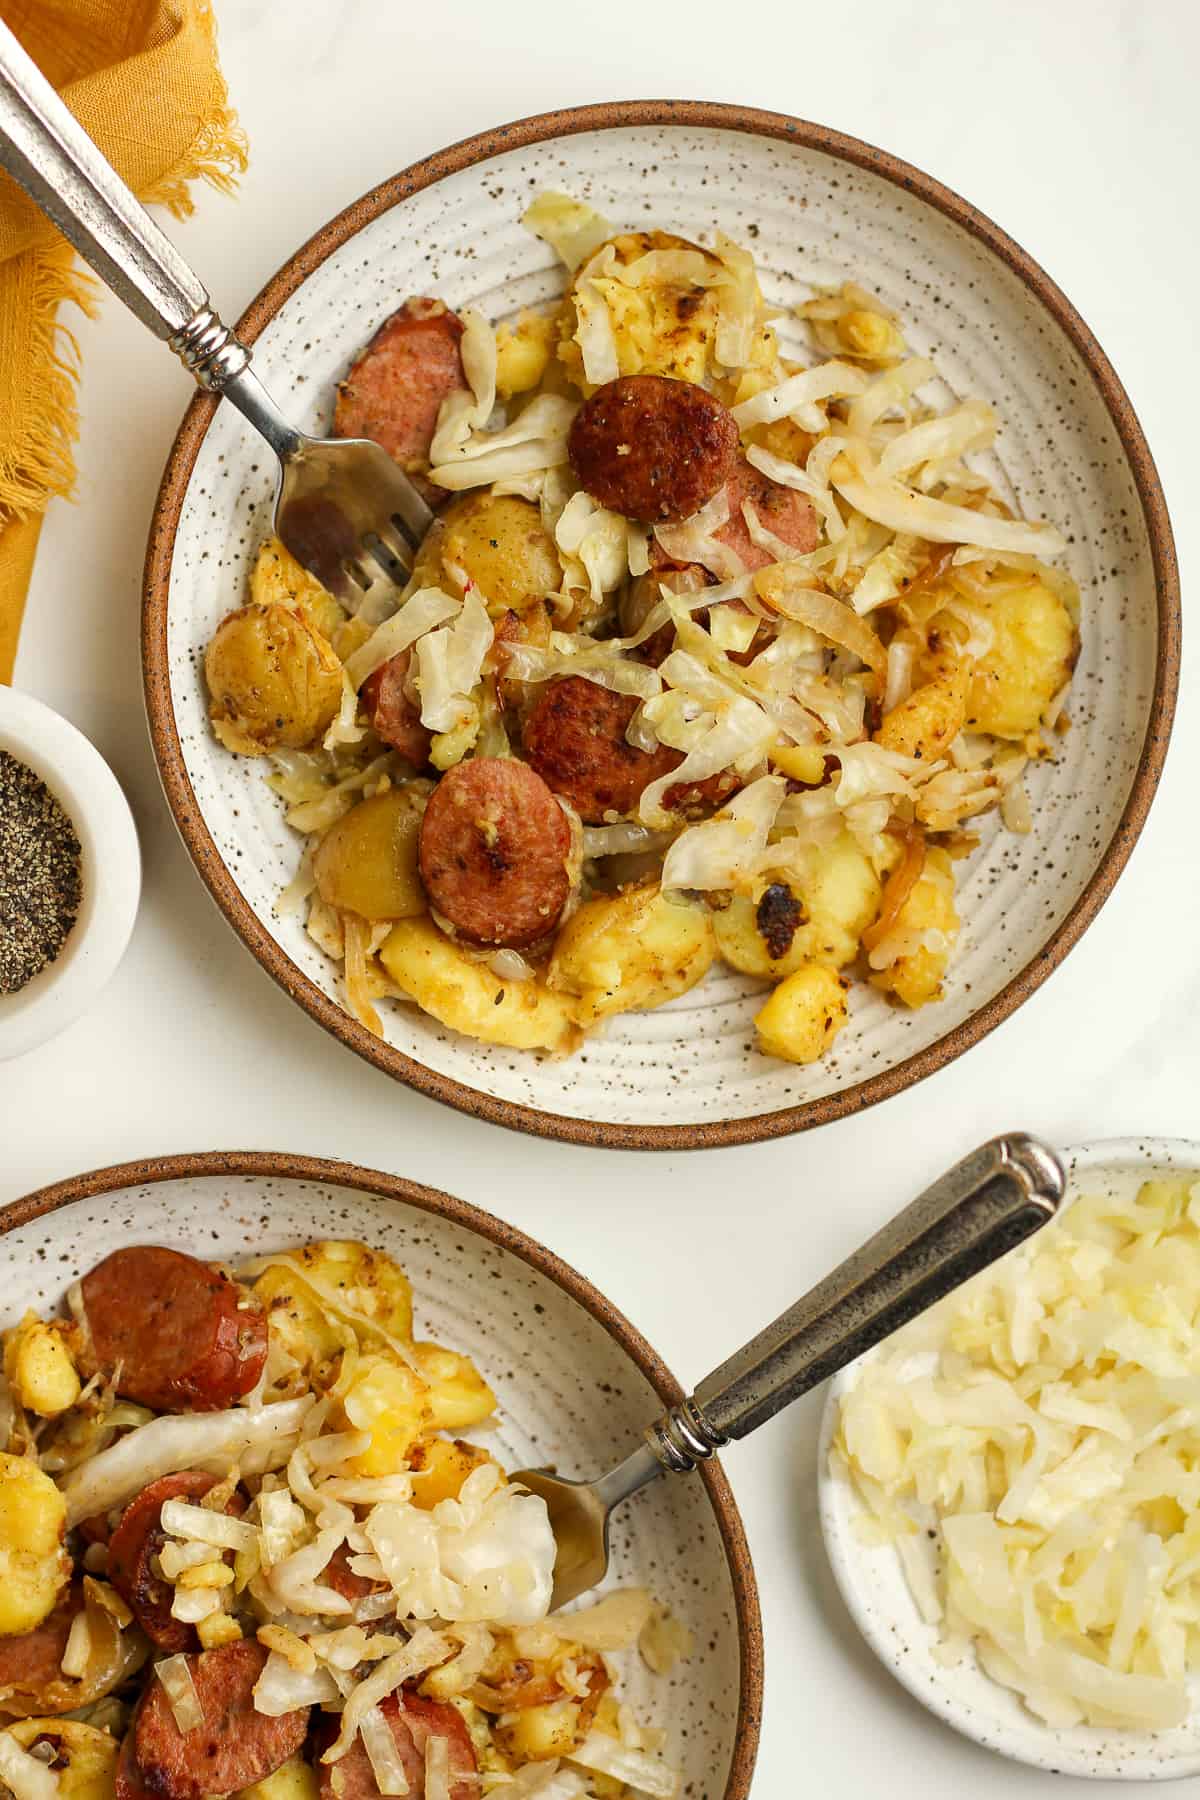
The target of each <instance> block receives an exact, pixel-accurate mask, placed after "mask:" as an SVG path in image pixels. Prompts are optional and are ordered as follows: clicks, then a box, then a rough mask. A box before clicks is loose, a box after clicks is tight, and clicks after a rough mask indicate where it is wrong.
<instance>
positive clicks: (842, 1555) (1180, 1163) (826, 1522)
mask: <svg viewBox="0 0 1200 1800" xmlns="http://www.w3.org/2000/svg"><path fill="white" fill-rule="evenodd" d="M1064 1160H1065V1161H1066V1164H1067V1171H1068V1177H1069V1186H1068V1197H1070V1195H1071V1194H1072V1193H1084V1192H1086V1193H1089V1194H1094V1193H1102V1194H1111V1195H1114V1196H1120V1197H1121V1198H1126V1197H1128V1196H1129V1195H1131V1194H1133V1193H1135V1192H1136V1190H1137V1189H1138V1188H1139V1187H1140V1186H1141V1184H1142V1182H1143V1181H1147V1180H1152V1179H1153V1178H1154V1177H1155V1176H1156V1175H1163V1176H1178V1175H1184V1174H1195V1175H1197V1176H1200V1143H1190V1142H1188V1141H1187V1140H1186V1139H1183V1138H1112V1139H1109V1140H1108V1141H1106V1142H1102V1143H1097V1144H1083V1145H1081V1146H1080V1147H1079V1148H1078V1149H1076V1150H1071V1151H1068V1152H1067V1153H1066V1156H1065V1159H1064ZM871 1354H872V1353H871V1352H868V1357H869V1356H870V1355H871ZM868 1357H860V1359H859V1360H858V1362H856V1363H852V1364H851V1365H850V1367H849V1368H848V1369H844V1370H843V1371H842V1373H841V1374H840V1375H839V1376H838V1377H837V1379H836V1380H835V1381H834V1382H833V1383H832V1385H831V1386H830V1389H829V1395H828V1398H827V1399H826V1402H825V1412H824V1416H823V1418H822V1421H821V1437H820V1447H819V1450H818V1456H819V1458H820V1461H819V1465H818V1472H817V1486H818V1494H819V1504H820V1515H821V1530H822V1532H823V1534H824V1538H825V1548H826V1551H827V1553H828V1555H829V1562H830V1566H831V1567H832V1569H833V1573H834V1578H835V1580H836V1581H837V1584H838V1587H839V1588H840V1589H841V1594H842V1598H843V1600H844V1601H845V1602H846V1605H847V1607H848V1609H849V1612H850V1616H851V1617H852V1618H853V1620H854V1623H855V1624H856V1625H857V1626H858V1629H859V1630H860V1631H861V1632H862V1634H863V1637H864V1638H865V1639H866V1640H867V1643H868V1644H869V1645H870V1647H871V1649H872V1650H873V1651H874V1652H875V1654H876V1656H877V1657H878V1658H879V1660H880V1662H881V1663H882V1664H883V1665H884V1667H885V1668H886V1669H888V1670H890V1672H891V1673H892V1674H893V1675H894V1676H895V1677H896V1679H897V1681H900V1682H903V1684H904V1686H905V1687H906V1688H907V1689H908V1691H909V1693H910V1694H913V1695H915V1696H916V1698H917V1699H918V1700H919V1701H920V1702H921V1704H922V1705H923V1706H927V1707H928V1708H929V1710H930V1712H933V1713H936V1714H937V1715H938V1717H939V1718H940V1719H944V1720H945V1721H946V1723H947V1725H953V1727H954V1729H955V1730H956V1731H961V1732H962V1733H963V1735H964V1736H965V1737H969V1738H974V1740H975V1742H976V1743H977V1744H982V1745H983V1747H984V1749H986V1750H995V1751H997V1752H998V1753H999V1754H1000V1755H1001V1756H1008V1757H1011V1758H1012V1759H1013V1760H1014V1761H1016V1762H1024V1763H1032V1764H1033V1765H1034V1767H1035V1768H1039V1769H1048V1770H1050V1771H1051V1773H1053V1774H1060V1775H1086V1776H1090V1777H1092V1778H1093V1779H1095V1780H1102V1781H1103V1780H1108V1781H1171V1780H1177V1779H1179V1778H1180V1777H1182V1776H1185V1775H1200V1677H1196V1678H1194V1679H1193V1681H1192V1683H1191V1688H1192V1692H1193V1695H1194V1699H1195V1701H1196V1703H1197V1704H1196V1707H1195V1711H1194V1713H1193V1716H1192V1719H1191V1720H1190V1721H1189V1722H1188V1723H1187V1724H1186V1725H1181V1726H1178V1727H1177V1728H1176V1729H1174V1730H1172V1731H1159V1732H1146V1733H1139V1732H1132V1731H1116V1730H1113V1731H1105V1730H1101V1729H1099V1728H1098V1727H1096V1726H1092V1725H1077V1726H1074V1727H1072V1728H1071V1729H1070V1730H1068V1731H1056V1730H1054V1729H1052V1728H1051V1727H1050V1726H1049V1725H1044V1724H1043V1723H1042V1722H1041V1721H1040V1720H1038V1719H1036V1718H1035V1717H1034V1716H1033V1714H1032V1713H1031V1712H1029V1711H1027V1710H1026V1708H1025V1707H1024V1706H1023V1705H1022V1703H1021V1701H1020V1699H1019V1698H1018V1697H1017V1695H1016V1694H1014V1693H1013V1692H1012V1691H1011V1690H1010V1689H1008V1688H1004V1687H1001V1686H1000V1685H999V1684H998V1683H997V1682H994V1681H993V1680H991V1678H990V1677H989V1676H987V1675H985V1674H984V1673H983V1671H982V1669H980V1668H979V1666H978V1664H977V1663H976V1662H975V1660H974V1658H973V1657H969V1656H968V1657H965V1658H964V1659H963V1661H962V1662H961V1663H959V1664H958V1665H957V1666H955V1667H953V1668H946V1667H944V1666H943V1665H942V1664H941V1663H939V1662H938V1661H936V1660H935V1658H934V1655H933V1652H934V1649H935V1647H936V1644H937V1632H936V1630H935V1629H934V1627H933V1626H931V1625H927V1624H926V1623H925V1621H924V1620H923V1619H922V1618H921V1616H920V1614H919V1613H918V1611H917V1608H916V1605H915V1604H914V1602H913V1599H912V1596H911V1594H910V1593H909V1591H908V1585H907V1583H906V1581H905V1578H904V1573H903V1570H902V1568H901V1566H900V1559H899V1558H898V1557H897V1555H896V1553H895V1551H894V1550H892V1549H891V1548H890V1546H888V1545H883V1546H881V1547H880V1548H878V1549H876V1548H873V1547H871V1546H870V1545H867V1544H864V1543H861V1542H860V1541H859V1538H858V1536H857V1533H856V1531H855V1522H856V1520H857V1519H858V1518H859V1517H861V1516H862V1513H863V1508H862V1505H861V1502H860V1501H859V1500H858V1498H857V1496H856V1495H855V1493H854V1492H853V1490H852V1489H851V1487H850V1486H849V1484H848V1483H847V1482H846V1481H845V1480H844V1479H842V1478H841V1477H840V1476H837V1475H835V1474H833V1472H832V1471H831V1470H830V1467H829V1446H830V1443H831V1442H832V1440H833V1435H834V1431H835V1428H836V1417H837V1409H838V1403H839V1401H840V1399H841V1397H842V1395H843V1394H845V1393H847V1392H849V1390H850V1389H851V1388H852V1387H853V1386H854V1384H855V1382H856V1381H857V1380H858V1378H859V1374H860V1372H861V1370H862V1367H863V1364H864V1363H865V1362H866V1361H867V1360H868Z"/></svg>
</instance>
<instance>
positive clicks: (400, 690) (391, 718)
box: [362, 650, 433, 769]
mask: <svg viewBox="0 0 1200 1800" xmlns="http://www.w3.org/2000/svg"><path fill="white" fill-rule="evenodd" d="M411 661H412V651H411V650H401V652H400V653H399V655H398V656H393V657H392V658H391V660H390V661H389V662H385V663H384V664H383V667H382V668H379V669H376V670H375V673H374V674H373V675H368V676H367V679H366V680H365V681H364V682H363V684H362V703H363V705H364V707H365V708H366V712H367V718H368V719H369V720H370V722H371V729H372V730H373V731H374V732H375V734H376V736H377V737H381V738H382V739H383V741H384V743H385V744H390V745H391V746H392V749H393V750H398V751H399V752H400V754H401V756H402V757H403V758H404V760H405V762H410V763H414V764H415V765H416V767H417V768H419V769H423V768H424V767H425V764H426V763H427V762H428V761H429V746H430V744H431V743H432V742H433V733H432V732H431V731H430V730H429V729H428V728H427V727H426V726H424V725H422V723H421V714H420V712H419V710H418V709H417V707H416V706H415V705H414V704H413V702H412V701H411V700H410V699H409V697H408V694H407V691H406V689H405V682H406V680H407V678H408V667H409V663H410V662H411Z"/></svg>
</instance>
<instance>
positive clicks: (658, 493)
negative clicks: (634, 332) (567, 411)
mask: <svg viewBox="0 0 1200 1800" xmlns="http://www.w3.org/2000/svg"><path fill="white" fill-rule="evenodd" d="M738 443H739V435H738V428H737V423H736V421H735V420H734V418H733V415H732V414H731V413H730V411H729V409H728V408H727V407H725V406H722V404H721V402H720V401H719V400H717V399H716V398H715V397H714V396H713V395H712V394H710V393H708V392H707V391H706V390H705V389H704V388H702V387H697V386H696V384H695V383H694V382H691V381H672V380H671V379H669V377H667V376H665V375H622V376H619V377H618V379H617V380H616V381H606V382H605V383H604V385H603V387H598V388H597V389H596V392H595V393H594V394H593V395H592V397H591V399H590V400H585V401H584V403H583V405H582V406H581V407H580V409H579V411H578V412H577V413H576V415H575V419H574V421H573V423H572V425H571V430H570V435H569V436H568V439H567V452H568V455H569V456H570V459H571V467H572V468H573V469H574V471H575V474H576V476H577V477H578V479H579V481H580V482H581V483H582V485H583V486H584V487H585V488H586V489H587V491H588V493H589V494H590V495H591V496H592V499H593V500H597V501H599V503H600V505H601V506H606V507H608V508H610V509H611V511H613V512H619V513H624V514H625V516H626V517H627V518H631V519H646V520H653V521H656V522H658V523H661V524H667V523H672V522H676V521H678V520H680V519H686V518H690V516H691V514H692V513H694V512H698V511H699V510H700V508H701V507H702V506H703V505H704V504H705V502H706V501H708V500H711V499H712V497H713V495H714V494H715V493H716V492H717V491H718V489H720V488H721V487H722V486H723V485H724V483H725V482H726V481H727V480H728V478H729V475H730V473H731V472H732V469H733V464H734V458H735V457H736V455H737V449H738Z"/></svg>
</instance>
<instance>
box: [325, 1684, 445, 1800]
mask: <svg viewBox="0 0 1200 1800" xmlns="http://www.w3.org/2000/svg"><path fill="white" fill-rule="evenodd" d="M380 1711H381V1712H382V1713H383V1716H384V1718H385V1719H386V1720H387V1722H388V1726H389V1728H390V1730H391V1733H392V1737H393V1738H394V1740H395V1744H396V1749H397V1751H398V1752H399V1754H400V1760H401V1762H402V1763H403V1765H404V1773H405V1775H406V1777H407V1779H408V1793H409V1800H424V1797H425V1746H426V1744H427V1742H428V1741H429V1739H430V1738H431V1737H440V1738H443V1739H444V1740H445V1743H446V1754H447V1760H448V1763H449V1771H450V1800H476V1797H477V1795H478V1790H479V1781H478V1769H479V1765H478V1763H477V1762H476V1760H475V1750H474V1746H473V1745H472V1743H471V1734H470V1732H469V1731H468V1730H467V1726H466V1722H465V1720H464V1719H463V1716H462V1714H461V1713H460V1712H459V1711H457V1709H456V1708H455V1707H453V1706H448V1705H447V1704H446V1703H445V1702H444V1701H440V1700H426V1699H424V1698H423V1697H422V1696H421V1695H420V1694H413V1693H409V1692H408V1690H407V1689H401V1691H400V1692H399V1693H398V1694H389V1695H388V1696H387V1698H386V1699H385V1700H382V1701H381V1702H380ZM317 1769H318V1772H319V1776H320V1800H379V1786H378V1783H377V1782H376V1780H375V1773H374V1770H373V1769H372V1768H371V1763H370V1759H369V1758H368V1756H367V1753H366V1751H365V1750H364V1749H363V1743H362V1739H361V1738H355V1740H354V1742H353V1744H352V1745H351V1746H350V1748H349V1750H347V1752H346V1754H345V1756H343V1757H340V1758H339V1759H338V1761H337V1762H335V1763H324V1762H319V1763H318V1764H317ZM335 1771H336V1778H335Z"/></svg>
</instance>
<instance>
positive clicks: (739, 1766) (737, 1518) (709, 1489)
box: [0, 1150, 763, 1800]
mask: <svg viewBox="0 0 1200 1800" xmlns="http://www.w3.org/2000/svg"><path fill="white" fill-rule="evenodd" d="M239 1176H250V1177H253V1178H256V1179H264V1180H270V1179H284V1180H293V1181H311V1182H317V1183H321V1184H323V1185H325V1186H332V1187H347V1188H355V1189H357V1190H358V1191H359V1192H360V1193H365V1194H367V1195H369V1196H370V1198H372V1199H386V1200H397V1201H400V1202H401V1203H402V1204H404V1205H406V1206H413V1207H416V1208H417V1209H418V1210H419V1211H421V1212H427V1213H432V1214H434V1215H435V1216H436V1217H438V1218H442V1219H448V1220H450V1221H451V1223H452V1224H454V1225H458V1226H461V1227H462V1228H463V1229H464V1230H466V1231H470V1232H473V1233H474V1234H475V1235H476V1236H478V1237H481V1238H484V1239H485V1240H486V1241H487V1242H489V1243H491V1244H495V1245H496V1246H497V1247H498V1248H499V1249H501V1250H507V1251H509V1252H510V1253H511V1254H512V1255H513V1256H516V1257H518V1258H519V1259H520V1261H521V1262H523V1263H527V1264H528V1266H529V1267H530V1268H531V1269H534V1270H536V1272H537V1273H538V1274H539V1275H544V1276H546V1277H547V1278H548V1279H549V1280H550V1281H552V1282H553V1283H554V1284H555V1286H556V1287H559V1288H561V1289H562V1290H563V1292H564V1293H566V1294H567V1295H569V1297H570V1298H571V1299H572V1300H574V1301H575V1302H576V1303H577V1304H578V1305H579V1306H582V1307H583V1309H584V1311H585V1312H587V1313H588V1314H590V1316H591V1317H592V1318H593V1319H595V1321H596V1323H597V1324H598V1325H600V1326H601V1327H602V1328H603V1330H605V1331H606V1332H607V1333H608V1335H609V1337H610V1338H612V1339H613V1341H614V1343H616V1344H617V1346H618V1347H619V1348H620V1349H621V1350H623V1351H624V1353H625V1355H626V1356H628V1358H629V1360H630V1361H631V1362H632V1363H633V1364H634V1365H635V1367H636V1368H637V1369H638V1370H639V1371H640V1372H641V1374H642V1375H644V1376H645V1378H646V1380H647V1381H648V1382H649V1383H650V1385H651V1387H652V1388H654V1390H655V1392H656V1393H657V1394H658V1396H659V1398H660V1399H661V1401H662V1403H663V1405H664V1407H667V1406H674V1405H675V1404H676V1403H677V1402H678V1401H680V1400H682V1399H683V1398H684V1397H685V1390H684V1388H683V1387H682V1385H681V1384H680V1382H679V1381H678V1380H677V1379H676V1378H675V1376H674V1375H673V1374H672V1373H671V1371H670V1369H668V1367H667V1365H666V1364H665V1363H664V1362H663V1360H662V1358H661V1357H660V1356H659V1354H658V1352H657V1351H656V1350H655V1349H654V1348H653V1346H652V1345H651V1344H650V1343H648V1342H647V1340H646V1339H645V1338H644V1337H643V1336H642V1334H641V1332H640V1331H639V1330H638V1328H637V1326H636V1325H634V1324H633V1323H632V1322H631V1321H630V1320H629V1319H627V1318H626V1317H625V1314H624V1313H623V1312H622V1311H621V1310H620V1308H619V1307H616V1306H614V1305H613V1303H612V1301H611V1300H609V1299H607V1298H606V1297H605V1295H604V1294H602V1293H601V1292H600V1289H599V1288H598V1287H596V1286H595V1285H594V1283H593V1282H590V1281H589V1280H588V1279H587V1277H586V1275H581V1274H580V1272H579V1270H578V1269H576V1268H574V1267H573V1266H572V1264H570V1263H568V1262H564V1260H563V1259H562V1257H560V1256H556V1255H555V1254H554V1252H553V1250H548V1249H547V1248H546V1246H545V1245H544V1244H541V1243H539V1242H538V1240H537V1239H536V1238H533V1237H530V1236H529V1234H528V1233H527V1232H524V1231H521V1230H520V1229H519V1228H518V1227H517V1226H515V1225H510V1224H509V1223H508V1222H507V1221H506V1220H504V1219H499V1218H497V1217H496V1216H495V1214H494V1213H489V1212H485V1211H484V1210H483V1208H482V1207H479V1206H472V1205H471V1203H470V1201H468V1200H460V1199H458V1198H457V1196H456V1195H454V1194H447V1193H444V1192H443V1191H442V1190H441V1189H440V1188H431V1187H426V1186H425V1185H424V1184H423V1183H422V1182H418V1181H409V1180H408V1179H407V1178H406V1177H405V1176H403V1175H388V1174H385V1173H384V1172H383V1170H381V1169H368V1168H364V1167H363V1166H362V1165H361V1164H360V1163H348V1162H341V1161H338V1160H336V1159H335V1158H332V1157H325V1156H303V1155H300V1154H298V1153H296V1152H293V1151H277V1150H202V1151H184V1152H181V1153H178V1154H175V1155H171V1156H148V1157H144V1158H141V1159H139V1160H137V1161H134V1162H124V1163H112V1164H110V1165H109V1166H108V1167H106V1168H103V1169H90V1170H88V1171H87V1172H86V1173H85V1174H82V1175H72V1176H68V1177H67V1178H66V1179H65V1180H63V1181H55V1182H51V1183H50V1184H49V1185H48V1186H46V1187H41V1188H36V1189H35V1190H34V1191H33V1192H32V1193H29V1194H26V1195H24V1196H23V1197H22V1198H21V1199H18V1200H11V1201H9V1202H8V1204H7V1205H5V1206H0V1237H6V1236H7V1235H8V1233H9V1232H10V1231H15V1230H17V1228H18V1227H20V1226H22V1225H28V1224H29V1223H31V1221H33V1220H35V1219H43V1218H45V1217H47V1215H48V1214H50V1213H55V1212H57V1211H58V1210H59V1209H60V1208H61V1207H64V1206H73V1205H74V1204H75V1203H76V1202H77V1201H84V1200H94V1199H95V1198H97V1196H99V1195H102V1194H111V1193H115V1192H116V1191H118V1190H119V1189H122V1188H138V1187H147V1186H151V1185H153V1184H154V1183H156V1182H160V1181H181V1180H182V1181H187V1180H194V1179H196V1178H202V1179H208V1178H211V1177H239ZM697 1474H698V1476H699V1479H700V1480H701V1481H702V1482H703V1483H704V1488H705V1492H706V1493H707V1495H708V1500H709V1505H710V1506H711V1507H712V1509H713V1514H714V1517H715V1518H716V1522H717V1530H718V1532H719V1533H720V1536H721V1543H722V1546H723V1548H724V1551H725V1560H726V1563H727V1564H728V1567H729V1578H730V1581H731V1582H732V1584H733V1603H734V1613H735V1617H736V1620H737V1633H738V1668H739V1683H740V1691H739V1695H738V1712H737V1721H736V1724H735V1726H734V1733H735V1736H734V1744H733V1759H732V1761H731V1763H730V1767H729V1779H728V1781H727V1782H726V1785H725V1790H724V1794H723V1796H722V1800H747V1796H748V1795H749V1792H750V1781H751V1777H752V1775H753V1773H754V1762H755V1758H756V1756H757V1754H758V1743H759V1736H760V1732H761V1727H762V1705H763V1630H762V1614H761V1612H760V1609H759V1601H758V1583H757V1580H756V1578H755V1574H754V1564H753V1561H752V1560H751V1556H750V1546H749V1544H748V1543H747V1541H746V1528H745V1526H744V1525H743V1523H742V1516H741V1513H740V1512H739V1511H738V1506H737V1501H736V1500H735V1499H734V1497H733V1490H732V1489H731V1487H730V1485H729V1478H728V1476H727V1475H726V1473H725V1471H724V1469H723V1468H722V1467H721V1464H720V1462H719V1461H718V1459H717V1458H716V1457H710V1458H709V1459H708V1460H707V1461H706V1462H702V1463H700V1464H699V1466H698V1469H697Z"/></svg>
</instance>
